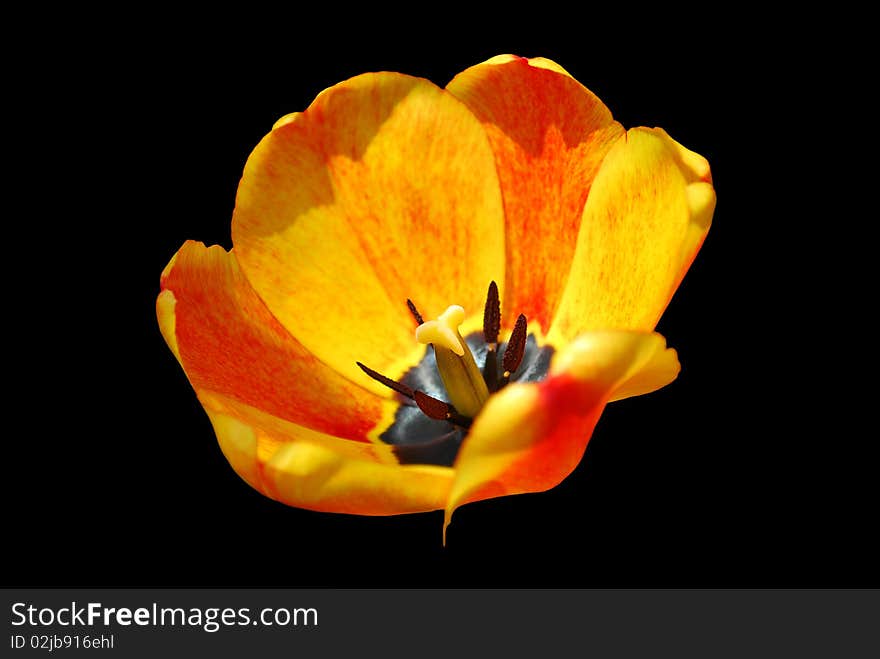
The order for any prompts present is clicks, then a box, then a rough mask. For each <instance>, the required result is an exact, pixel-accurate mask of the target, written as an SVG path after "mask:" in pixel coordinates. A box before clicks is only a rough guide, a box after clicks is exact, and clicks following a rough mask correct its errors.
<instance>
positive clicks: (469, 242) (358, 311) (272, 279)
mask: <svg viewBox="0 0 880 659" xmlns="http://www.w3.org/2000/svg"><path fill="white" fill-rule="evenodd" d="M232 233H233V242H234V244H235V251H236V254H237V256H238V258H239V261H240V263H241V267H242V269H243V271H244V272H245V274H246V276H247V278H248V280H249V281H250V283H251V284H252V285H253V287H254V288H255V289H256V291H257V293H258V294H259V295H260V297H261V298H262V299H263V300H264V301H265V303H266V305H267V306H268V307H269V309H270V310H271V311H272V313H273V314H274V315H275V316H276V317H277V318H278V319H279V321H280V322H281V323H282V325H284V327H286V328H287V329H288V330H289V331H290V332H291V333H292V334H293V335H294V336H295V337H296V339H297V340H298V341H299V342H301V343H302V344H303V345H304V346H305V347H306V348H307V349H308V350H309V351H310V352H311V353H313V354H314V355H316V356H317V357H318V359H320V360H321V361H322V362H324V363H325V364H328V365H329V366H331V367H333V368H334V369H336V370H337V371H339V372H340V373H341V374H343V375H345V376H346V377H348V378H349V379H351V380H353V381H355V382H357V383H359V384H362V386H364V387H368V388H371V389H372V390H374V391H376V392H379V393H382V394H383V395H386V394H387V391H386V390H385V389H384V388H383V387H382V386H381V385H380V384H378V383H376V382H373V381H372V380H370V379H369V378H368V377H367V376H365V375H364V374H363V373H362V372H361V371H360V370H359V369H358V368H357V366H356V365H355V362H356V361H362V362H364V363H366V364H368V365H369V366H370V367H371V368H374V369H376V370H378V371H381V372H382V373H384V374H386V375H388V376H390V377H392V378H396V377H398V376H399V375H400V373H402V371H403V370H404V369H405V368H406V367H408V366H411V365H412V363H413V361H415V359H417V356H420V355H421V354H423V353H424V348H423V347H422V346H420V345H419V344H417V343H416V342H415V341H414V338H413V329H414V327H415V325H414V321H413V319H412V317H411V316H410V314H409V312H408V310H407V307H406V300H407V298H411V299H412V300H413V301H414V302H415V304H416V306H417V307H418V308H419V310H420V311H421V313H422V314H423V315H424V316H426V317H431V316H436V315H439V314H440V312H442V311H443V310H444V309H445V308H446V307H447V306H448V305H449V304H450V303H455V304H460V305H462V306H463V307H464V308H465V309H466V310H467V312H468V313H469V314H479V313H481V312H482V305H483V301H484V299H485V292H486V286H487V285H488V282H489V281H491V280H492V279H495V280H496V281H499V282H501V281H503V278H504V267H505V266H504V239H503V236H504V224H503V209H502V202H501V193H500V189H499V185H498V179H497V175H496V173H495V164H494V159H493V155H492V151H491V148H490V146H489V142H488V140H487V138H486V135H485V133H484V131H483V128H482V126H481V125H480V123H479V121H477V119H476V118H475V117H474V116H473V115H472V114H471V113H470V112H469V111H468V110H467V108H465V107H464V105H462V104H461V103H460V102H459V101H458V100H456V99H455V98H454V97H453V96H452V95H451V94H449V93H448V92H446V91H444V90H441V89H439V88H438V87H436V86H435V85H433V84H432V83H430V82H428V81H426V80H422V79H418V78H412V77H409V76H405V75H401V74H396V73H376V74H366V75H362V76H358V77H356V78H352V79H351V80H348V81H346V82H343V83H340V84H338V85H336V86H334V87H331V88H330V89H328V90H326V91H324V92H323V93H322V94H320V95H319V96H318V98H317V99H315V101H314V103H312V105H311V106H310V107H309V108H308V109H307V110H306V111H305V112H303V113H301V114H294V115H290V116H288V117H285V118H284V120H283V121H280V122H279V123H278V124H276V127H275V129H274V130H273V131H272V132H271V133H270V134H269V135H267V136H266V137H265V138H264V139H263V141H262V142H260V144H259V145H258V146H257V148H256V149H255V150H254V152H253V154H252V155H251V157H250V158H249V160H248V162H247V166H246V168H245V171H244V176H243V178H242V181H241V184H240V186H239V190H238V197H237V199H236V208H235V213H234V218H233V229H232Z"/></svg>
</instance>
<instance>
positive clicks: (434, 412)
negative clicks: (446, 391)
mask: <svg viewBox="0 0 880 659" xmlns="http://www.w3.org/2000/svg"><path fill="white" fill-rule="evenodd" d="M415 401H416V405H418V406H419V409H420V410H421V411H422V413H424V415H425V416H427V417H429V418H431V419H436V420H437V421H449V422H450V423H454V424H455V425H457V426H461V427H462V428H470V427H471V423H472V422H471V420H470V419H468V418H467V417H466V416H462V415H461V414H459V413H458V411H457V410H456V409H455V408H454V407H452V405H450V404H449V403H444V402H443V401H442V400H438V399H437V398H434V397H433V396H429V395H428V394H426V393H425V392H424V391H419V390H418V389H416V391H415Z"/></svg>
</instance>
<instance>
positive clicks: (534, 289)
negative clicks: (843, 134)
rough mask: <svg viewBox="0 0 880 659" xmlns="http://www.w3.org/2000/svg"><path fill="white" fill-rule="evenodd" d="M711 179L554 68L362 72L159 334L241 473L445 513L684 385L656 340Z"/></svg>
mask: <svg viewBox="0 0 880 659" xmlns="http://www.w3.org/2000/svg"><path fill="white" fill-rule="evenodd" d="M711 181H712V179H711V175H710V171H709V165H708V163H707V161H706V160H705V159H704V158H703V157H702V156H700V155H698V154H696V153H694V152H692V151H689V150H687V149H685V148H684V147H683V146H681V145H680V144H678V143H677V142H675V141H674V140H673V139H672V138H670V137H669V135H667V134H666V132H664V131H663V130H662V129H656V128H655V129H650V128H634V129H631V130H629V131H625V130H624V129H623V128H622V127H621V126H620V124H618V123H617V122H615V121H614V120H613V119H612V117H611V113H610V112H609V111H608V109H607V108H606V107H605V106H604V105H603V104H602V102H601V101H600V100H599V99H598V98H596V96H594V95H593V94H592V93H591V92H590V91H589V90H587V89H586V88H584V87H583V86H582V85H581V84H579V83H578V82H577V81H576V80H574V79H573V78H572V77H571V76H570V75H569V74H568V73H567V72H566V71H565V70H564V69H562V68H561V67H560V66H559V65H557V64H555V63H554V62H551V61H549V60H546V59H542V58H537V59H530V60H528V59H523V58H519V57H513V56H507V55H505V56H499V57H495V58H493V59H491V60H489V61H487V62H484V63H483V64H479V65H477V66H474V67H471V68H469V69H468V70H466V71H464V72H462V73H460V74H459V75H458V76H456V77H455V78H454V79H453V80H452V82H451V83H449V85H447V87H446V89H440V88H439V87H436V86H435V85H433V84H432V83H430V82H428V81H427V80H423V79H420V78H414V77H410V76H406V75H402V74H399V73H372V74H365V75H361V76H357V77H355V78H352V79H350V80H347V81H345V82H342V83H340V84H338V85H335V86H333V87H331V88H329V89H327V90H325V91H324V92H322V93H321V94H319V95H318V97H317V98H316V99H315V101H314V102H313V103H312V104H311V106H310V107H309V108H308V109H307V110H306V111H304V112H302V113H295V114H291V115H288V116H286V117H283V118H282V119H280V120H279V121H278V122H277V123H276V124H275V126H274V127H273V129H272V131H271V132H270V133H269V134H268V135H267V136H266V137H265V138H264V139H263V140H262V141H261V142H260V144H259V145H258V146H257V147H256V149H255V150H254V152H253V153H252V154H251V156H250V158H249V159H248V161H247V164H246V166H245V170H244V175H243V177H242V180H241V183H240V185H239V189H238V195H237V198H236V205H235V211H234V214H233V220H232V238H233V243H234V249H233V250H232V251H230V252H226V251H225V250H224V249H223V248H221V247H218V246H214V247H208V248H206V247H205V246H204V245H202V244H201V243H196V242H191V241H189V242H186V243H185V244H184V245H183V247H181V249H180V251H179V252H178V253H177V254H176V255H175V256H174V257H173V258H172V260H171V262H170V263H169V264H168V266H167V267H166V268H165V271H164V272H163V273H162V278H161V293H160V294H159V297H158V300H157V313H158V318H159V326H160V328H161V330H162V334H163V336H164V337H165V340H166V341H167V343H168V345H169V347H170V348H171V350H172V352H173V353H174V355H175V356H176V357H177V359H178V360H179V362H180V364H181V366H182V367H183V369H184V371H185V372H186V374H187V377H188V378H189V380H190V382H191V383H192V385H193V388H194V389H195V391H196V395H197V396H198V398H199V401H200V402H201V404H202V405H203V407H204V408H205V411H206V412H207V413H208V416H209V417H210V419H211V422H212V424H213V426H214V430H215V432H216V434H217V438H218V440H219V443H220V447H221V449H222V450H223V453H224V454H225V455H226V457H227V459H228V460H229V462H230V464H231V465H232V467H233V469H235V471H236V472H237V473H238V474H239V475H240V476H241V477H242V478H243V479H244V480H245V481H247V482H248V483H249V484H250V485H251V486H253V487H254V488H256V489H257V490H259V491H260V492H263V493H264V494H266V495H267V496H269V497H272V498H273V499H277V500H278V501H282V502H284V503H287V504H289V505H292V506H298V507H302V508H309V509H313V510H322V511H332V512H343V513H356V514H361V515H389V514H398V513H411V512H419V511H428V510H436V509H444V510H445V511H446V524H447V525H448V523H449V519H450V517H451V515H452V512H453V511H454V510H455V509H456V508H457V507H458V506H461V505H463V504H465V503H468V502H472V501H477V500H480V499H486V498H490V497H497V496H502V495H507V494H517V493H523V492H537V491H542V490H546V489H548V488H551V487H553V486H555V485H556V484H558V483H559V482H560V481H562V479H564V478H565V477H566V476H567V475H568V474H569V473H571V471H572V470H573V469H574V468H575V467H576V465H577V464H578V462H579V461H580V459H581V457H582V456H583V453H584V450H585V448H586V445H587V442H588V440H589V438H590V435H591V433H592V430H593V427H594V426H595V424H596V421H597V420H598V418H599V415H600V414H601V413H602V410H603V408H604V406H605V404H606V403H608V402H611V401H614V400H618V399H621V398H625V397H628V396H634V395H638V394H643V393H648V392H651V391H654V390H656V389H658V388H660V387H662V386H664V385H666V384H668V383H669V382H671V381H672V380H673V379H675V377H676V376H677V374H678V371H679V364H678V359H677V356H676V353H675V351H674V350H672V349H669V348H667V347H666V342H665V340H664V339H663V337H661V336H660V335H658V334H656V333H654V332H653V329H654V327H655V325H656V324H657V321H658V320H659V318H660V316H661V314H662V313H663V311H664V309H665V308H666V306H667V304H668V303H669V300H670V298H671V297H672V295H673V293H674V292H675V290H676V288H677V287H678V285H679V283H680V282H681V280H682V278H683V277H684V275H685V272H686V271H687V269H688V267H689V266H690V264H691V262H692V261H693V259H694V257H695V255H696V253H697V251H698V250H699V248H700V245H701V244H702V241H703V239H704V237H705V235H706V232H707V231H708V229H709V225H710V222H711V218H712V213H713V210H714V206H715V192H714V189H713V187H712V182H711ZM490 282H496V284H495V285H492V286H490ZM487 288H488V289H489V290H490V292H489V295H488V299H487ZM496 293H497V297H496ZM408 301H409V304H408ZM408 306H409V307H410V308H409V309H408ZM520 315H522V319H521V320H520ZM487 355H488V356H487ZM359 363H360V364H362V365H363V368H362V367H361V366H359Z"/></svg>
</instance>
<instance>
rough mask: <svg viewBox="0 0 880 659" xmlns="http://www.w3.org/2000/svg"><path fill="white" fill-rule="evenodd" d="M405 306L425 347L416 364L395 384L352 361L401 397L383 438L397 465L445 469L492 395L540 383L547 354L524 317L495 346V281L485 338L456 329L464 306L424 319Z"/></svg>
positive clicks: (485, 320)
mask: <svg viewBox="0 0 880 659" xmlns="http://www.w3.org/2000/svg"><path fill="white" fill-rule="evenodd" d="M407 305H408V306H409V309H410V312H411V313H412V315H413V317H414V318H415V321H416V323H417V325H418V327H417V328H416V333H415V334H416V339H417V340H418V341H419V342H420V343H423V344H425V345H426V346H428V347H427V348H426V353H425V356H424V357H423V358H422V360H421V362H420V363H419V364H417V365H416V366H415V367H413V368H412V369H410V370H409V371H408V372H407V373H406V374H404V376H403V377H402V379H401V381H400V382H397V381H395V380H392V379H390V378H387V377H385V376H384V375H382V374H380V373H378V372H376V371H374V370H372V369H370V368H368V367H367V366H365V365H363V364H362V363H360V362H358V363H357V364H358V366H359V367H360V368H361V369H362V370H363V371H364V372H365V373H366V374H367V375H369V376H370V377H371V378H373V379H374V380H377V381H378V382H381V383H382V384H384V385H385V386H387V387H390V388H391V389H393V390H394V391H396V392H397V393H398V394H400V396H402V403H403V404H402V405H401V406H400V408H399V409H398V411H397V413H396V414H395V421H394V423H393V424H392V425H391V426H390V427H389V428H388V429H387V430H386V431H385V432H384V433H383V434H382V435H381V437H380V438H381V439H382V440H383V441H385V442H387V443H388V444H391V445H392V446H393V449H394V452H395V454H396V455H397V457H398V459H399V460H400V462H401V463H403V464H415V463H419V464H438V465H446V466H450V465H452V463H453V461H454V459H455V456H456V454H457V453H458V447H459V446H460V444H461V441H462V440H463V439H464V437H465V436H466V435H467V431H468V429H469V428H470V426H471V423H472V421H473V419H474V418H475V417H476V416H477V415H478V414H479V412H480V410H481V409H482V407H483V405H484V404H485V403H486V401H487V400H488V399H489V396H490V395H491V394H492V393H494V392H496V391H498V390H499V389H502V388H503V387H504V386H506V385H507V384H508V383H509V382H510V381H511V380H524V381H537V380H540V379H542V378H543V377H544V376H545V375H546V373H547V369H548V367H549V362H550V355H551V354H552V349H551V348H549V347H545V348H538V346H537V342H536V340H535V338H534V337H533V336H528V335H527V323H526V318H525V316H523V315H522V314H520V315H519V317H518V318H517V321H516V323H515V325H514V328H513V331H512V333H511V335H510V339H509V340H508V341H507V342H506V343H500V344H499V342H498V335H499V332H500V329H501V304H500V300H499V297H498V287H497V286H496V284H495V282H492V283H491V284H490V285H489V292H488V295H487V297H486V306H485V309H484V313H483V331H482V333H474V334H471V335H469V336H467V337H462V335H461V333H460V332H459V326H460V325H461V323H462V322H463V321H464V318H465V311H464V309H463V308H462V307H460V306H458V305H453V306H450V307H449V308H448V309H446V311H444V312H443V313H442V314H441V315H440V316H439V317H438V318H437V319H436V320H429V321H427V322H425V321H424V319H423V318H422V316H421V314H420V313H419V312H418V310H417V308H416V306H415V304H414V303H413V302H412V301H411V300H407ZM499 358H500V364H499ZM447 401H448V402H447Z"/></svg>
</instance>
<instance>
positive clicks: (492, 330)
mask: <svg viewBox="0 0 880 659" xmlns="http://www.w3.org/2000/svg"><path fill="white" fill-rule="evenodd" d="M500 329H501V300H500V299H498V285H497V284H496V283H495V282H494V281H493V282H492V283H490V284H489V292H488V294H487V295H486V306H485V308H484V309H483V339H485V341H486V343H487V344H488V345H489V346H490V347H491V346H493V345H495V344H496V343H498V330H500Z"/></svg>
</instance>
